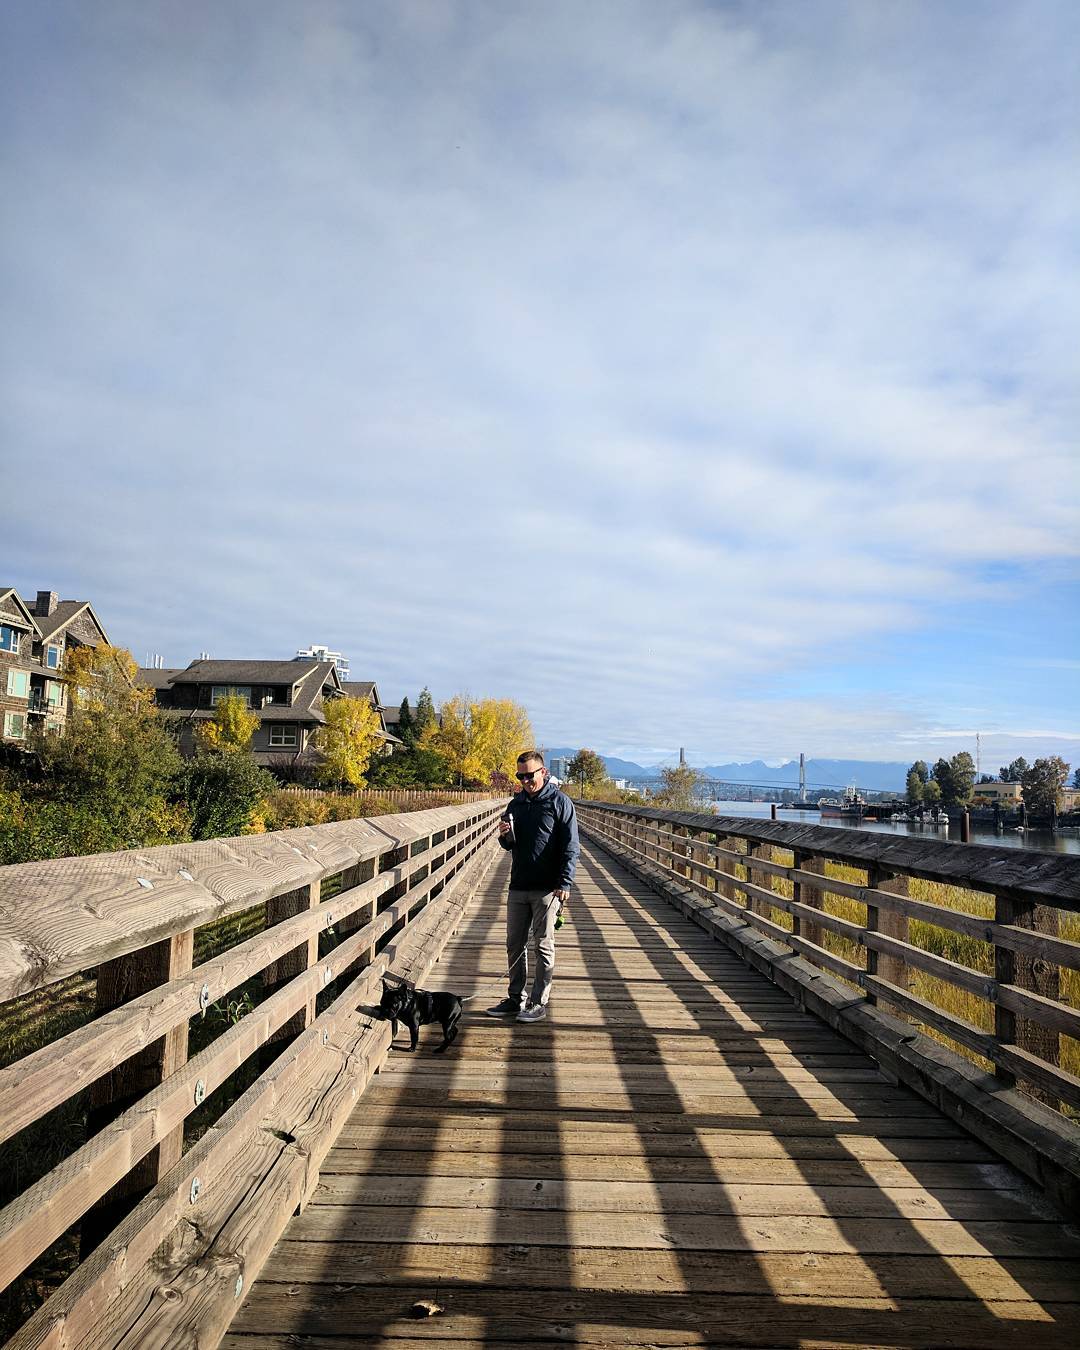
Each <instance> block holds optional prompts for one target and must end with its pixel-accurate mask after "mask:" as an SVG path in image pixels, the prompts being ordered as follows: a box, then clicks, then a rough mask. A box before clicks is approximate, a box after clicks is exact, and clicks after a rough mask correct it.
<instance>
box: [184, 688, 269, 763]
mask: <svg viewBox="0 0 1080 1350" xmlns="http://www.w3.org/2000/svg"><path fill="white" fill-rule="evenodd" d="M258 729H259V714H258V713H254V712H252V711H251V709H250V708H249V707H248V705H247V704H246V703H245V702H244V700H243V699H242V698H241V697H240V695H239V694H223V695H222V696H221V698H219V699H218V701H217V703H215V704H214V715H213V717H212V718H211V719H210V721H209V722H201V723H200V724H199V728H198V731H197V733H196V735H197V736H198V740H199V747H200V749H202V750H218V751H221V752H222V753H223V754H231V753H235V752H237V751H240V750H246V749H247V748H248V746H249V745H250V744H251V738H252V737H253V736H254V735H255V733H256V731H258Z"/></svg>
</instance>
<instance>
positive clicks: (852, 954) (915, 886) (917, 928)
mask: <svg viewBox="0 0 1080 1350" xmlns="http://www.w3.org/2000/svg"><path fill="white" fill-rule="evenodd" d="M771 860H772V861H774V862H778V863H780V864H782V865H783V866H786V867H790V866H791V865H792V863H793V861H794V859H793V855H792V854H791V853H790V852H789V851H787V850H783V849H774V850H773V853H772V859H771ZM745 871H746V869H745V868H744V867H739V868H738V869H737V875H740V876H742V877H743V878H744V879H745ZM830 877H832V878H834V879H835V880H837V881H846V882H849V883H851V884H853V885H856V886H865V885H866V884H867V878H866V872H865V871H863V870H862V869H861V868H858V867H852V866H849V865H847V864H843V863H833V862H829V863H826V864H825V876H824V877H823V879H822V908H823V909H824V911H825V912H826V913H827V914H833V915H835V916H836V917H837V918H839V919H846V920H847V921H848V922H849V923H855V924H858V925H859V926H860V927H863V926H865V924H866V906H865V905H864V904H861V903H860V902H859V901H858V900H852V899H849V898H848V897H847V896H843V895H837V894H835V893H832V892H829V891H828V890H827V889H826V887H827V885H828V878H830ZM755 879H756V880H757V881H758V883H759V884H762V885H768V886H769V887H770V889H772V890H774V891H775V892H776V893H777V894H778V895H783V896H785V897H787V898H788V899H790V898H791V895H792V891H793V886H792V883H791V882H790V881H787V880H785V879H784V878H782V877H772V878H769V879H768V880H766V878H765V877H764V876H763V874H761V873H758V875H757V877H756V878H755ZM908 894H909V895H910V897H911V898H912V899H913V900H923V901H925V902H927V903H928V904H933V905H938V906H940V907H941V908H942V909H943V910H954V911H958V912H960V913H963V914H972V915H975V916H976V917H977V918H983V919H992V918H993V916H994V897H993V896H992V895H988V894H986V893H985V892H983V891H974V890H968V889H967V888H965V887H963V886H950V885H946V884H945V883H943V882H935V881H921V880H919V879H918V878H914V877H913V878H911V880H910V881H909V883H908ZM1058 916H1059V932H1060V936H1061V937H1063V938H1067V939H1069V940H1070V941H1073V942H1080V914H1072V913H1068V912H1066V911H1064V910H1059V911H1058ZM770 917H771V918H772V919H773V921H774V922H776V923H778V924H780V925H781V926H782V927H784V928H786V929H787V930H788V932H790V931H791V928H792V920H791V915H790V914H787V913H785V912H784V911H783V910H779V909H774V910H772V911H771V912H770ZM908 941H909V942H911V943H912V944H913V945H914V946H916V947H921V948H922V950H923V951H926V952H930V953H932V954H933V955H934V956H940V957H944V958H945V959H946V960H948V961H955V962H956V963H957V964H958V965H962V966H966V967H967V968H968V969H969V970H972V971H975V972H976V973H978V974H980V975H989V976H992V975H993V973H994V949H993V947H992V945H991V944H990V943H988V942H981V941H980V940H979V939H978V938H972V937H968V936H967V935H966V934H963V933H956V932H953V931H952V930H951V929H949V928H947V927H945V926H943V925H942V926H939V925H938V924H931V923H928V922H926V921H925V920H923V919H911V920H910V921H909V927H908ZM822 946H823V947H824V948H825V950H826V951H828V952H831V953H833V954H834V955H836V956H839V957H842V958H843V959H844V960H845V961H850V962H851V963H852V964H853V965H857V966H861V967H862V968H863V969H865V967H866V951H865V949H864V948H863V947H860V946H859V945H858V944H857V943H855V942H853V941H852V940H851V939H850V938H847V937H842V936H840V935H839V934H837V933H829V932H825V933H824V935H823V941H822ZM1059 979H1060V993H1059V995H1058V997H1059V998H1060V1000H1061V1002H1062V1003H1065V1004H1067V1005H1068V1006H1069V1007H1072V1008H1077V1009H1080V971H1076V970H1069V969H1067V968H1064V967H1062V968H1060V969H1059ZM909 987H910V989H911V992H912V994H914V995H915V996H916V997H917V998H921V999H925V1000H926V1002H928V1003H932V1004H933V1005H934V1006H935V1007H938V1008H941V1009H942V1010H943V1011H944V1012H947V1013H951V1014H952V1015H953V1016H955V1017H962V1018H964V1019H965V1020H967V1021H968V1022H970V1023H972V1024H973V1025H974V1026H976V1027H978V1028H979V1029H980V1030H982V1031H993V1028H994V1009H993V1005H992V1004H991V1003H990V1002H988V1001H987V1000H986V999H982V998H979V997H978V996H977V995H975V994H972V993H969V992H968V991H967V990H966V989H959V988H957V987H956V986H955V985H953V984H950V983H949V982H948V981H946V980H941V979H938V978H937V977H936V976H933V975H929V974H927V973H926V972H925V971H919V970H912V971H910V978H909ZM921 1029H922V1030H923V1031H925V1032H926V1034H927V1035H928V1036H932V1037H933V1038H934V1039H935V1040H937V1041H940V1042H941V1043H942V1044H944V1045H947V1046H949V1047H950V1049H952V1050H956V1051H957V1052H959V1053H960V1054H962V1055H964V1056H965V1057H966V1058H968V1059H971V1060H974V1061H975V1062H976V1063H979V1064H981V1065H983V1066H984V1067H985V1068H987V1069H989V1068H991V1067H992V1066H991V1065H990V1064H989V1063H988V1062H987V1061H986V1060H984V1059H982V1058H981V1057H980V1056H978V1055H976V1054H975V1053H974V1052H973V1051H971V1050H969V1049H967V1048H966V1047H965V1046H962V1045H960V1044H958V1043H957V1042H956V1041H953V1040H952V1039H951V1038H950V1037H948V1036H945V1035H943V1034H942V1033H941V1032H939V1031H936V1030H934V1029H933V1028H932V1027H928V1026H925V1025H922V1026H921ZM1060 1056H1061V1067H1062V1068H1064V1069H1067V1070H1068V1071H1069V1072H1070V1073H1073V1074H1077V1075H1080V1041H1077V1040H1075V1039H1074V1038H1073V1037H1071V1036H1062V1037H1061V1038H1060Z"/></svg>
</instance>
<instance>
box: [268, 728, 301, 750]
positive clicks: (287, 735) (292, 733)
mask: <svg viewBox="0 0 1080 1350" xmlns="http://www.w3.org/2000/svg"><path fill="white" fill-rule="evenodd" d="M270 744H271V745H273V746H284V745H291V746H295V745H296V727H294V726H289V725H287V724H286V723H279V724H277V725H276V726H272V727H271V728H270Z"/></svg>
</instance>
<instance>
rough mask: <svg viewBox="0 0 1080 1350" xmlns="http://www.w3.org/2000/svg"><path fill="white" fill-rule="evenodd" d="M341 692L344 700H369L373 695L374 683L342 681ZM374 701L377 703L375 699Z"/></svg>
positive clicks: (369, 681) (370, 681) (372, 681)
mask: <svg viewBox="0 0 1080 1350" xmlns="http://www.w3.org/2000/svg"><path fill="white" fill-rule="evenodd" d="M341 692H342V693H343V694H344V695H345V697H346V698H370V697H371V696H372V694H374V693H375V681H374V680H342V682H341ZM375 701H376V703H377V702H378V698H377V697H376V700H375Z"/></svg>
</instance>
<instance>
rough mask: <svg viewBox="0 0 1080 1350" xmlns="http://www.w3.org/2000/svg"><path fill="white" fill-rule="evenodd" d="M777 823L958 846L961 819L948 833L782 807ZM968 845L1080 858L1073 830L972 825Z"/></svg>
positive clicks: (764, 807)
mask: <svg viewBox="0 0 1080 1350" xmlns="http://www.w3.org/2000/svg"><path fill="white" fill-rule="evenodd" d="M713 806H714V807H715V809H716V814H717V815H719V816H747V817H750V818H752V819H754V820H761V819H762V818H764V819H766V820H768V818H769V816H770V814H771V811H772V803H771V802H714V803H713ZM776 819H777V820H779V821H792V822H795V823H797V824H800V825H826V826H829V827H831V828H833V829H837V830H872V831H874V833H875V834H913V835H915V836H916V837H917V838H919V839H941V840H944V839H951V840H952V841H953V842H954V843H959V842H960V817H959V815H956V814H954V816H953V819H952V820H950V821H949V826H948V829H947V830H946V829H942V828H941V827H938V828H937V829H931V828H930V827H929V826H927V825H912V824H911V823H910V822H908V821H903V820H840V819H838V818H837V817H835V816H832V817H826V818H825V819H822V817H821V816H820V815H819V813H818V812H817V811H787V810H785V809H784V808H783V807H782V806H778V807H777V808H776ZM971 842H972V843H973V844H993V845H995V846H996V847H998V848H1034V849H1040V850H1041V851H1042V852H1043V853H1077V854H1080V831H1078V830H1077V829H1076V828H1075V827H1069V828H1067V829H1062V830H1058V832H1057V833H1056V834H1051V832H1050V831H1049V830H1025V831H1024V832H1023V833H1022V834H1020V833H1017V831H1015V830H1009V829H1006V830H1005V831H1004V832H1003V833H1001V834H997V833H995V831H994V829H993V827H992V826H989V825H972V827H971Z"/></svg>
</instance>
